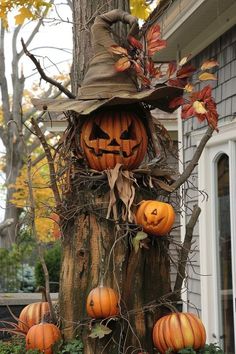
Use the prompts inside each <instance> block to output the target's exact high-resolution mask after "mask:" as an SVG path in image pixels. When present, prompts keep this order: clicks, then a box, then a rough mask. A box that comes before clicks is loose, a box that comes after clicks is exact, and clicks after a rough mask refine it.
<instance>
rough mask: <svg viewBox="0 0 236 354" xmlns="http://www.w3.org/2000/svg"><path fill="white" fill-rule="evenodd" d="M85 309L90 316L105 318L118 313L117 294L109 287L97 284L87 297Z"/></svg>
mask: <svg viewBox="0 0 236 354" xmlns="http://www.w3.org/2000/svg"><path fill="white" fill-rule="evenodd" d="M86 310H87V313H88V315H89V316H90V317H92V318H106V317H111V316H116V315H118V314H119V296H118V294H117V293H116V292H115V291H114V290H113V289H111V288H108V287H106V286H98V287H97V288H94V289H92V290H91V291H90V293H89V295H88V297H87V303H86Z"/></svg>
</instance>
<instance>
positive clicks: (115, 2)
mask: <svg viewBox="0 0 236 354" xmlns="http://www.w3.org/2000/svg"><path fill="white" fill-rule="evenodd" d="M113 9H121V10H124V11H127V12H129V0H110V1H107V0H98V1H92V0H80V1H79V0H73V22H74V26H73V47H74V49H73V65H72V73H71V80H72V89H73V93H74V94H75V95H76V94H77V91H78V88H79V86H80V84H81V81H82V80H83V78H84V74H85V73H86V71H87V68H88V65H89V60H90V58H91V55H92V46H91V36H90V28H91V26H92V24H93V22H94V18H95V17H96V16H97V15H99V14H101V13H104V12H107V11H110V10H113ZM125 29H126V28H125V26H124V25H120V24H118V25H117V26H116V27H115V31H116V33H118V35H119V37H120V38H123V37H124V36H125ZM116 40H117V38H116Z"/></svg>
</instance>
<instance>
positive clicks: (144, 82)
mask: <svg viewBox="0 0 236 354" xmlns="http://www.w3.org/2000/svg"><path fill="white" fill-rule="evenodd" d="M137 77H138V78H139V80H140V81H141V83H142V85H143V86H145V87H150V85H151V81H150V80H149V79H148V78H147V77H146V76H145V75H144V74H142V73H138V74H137Z"/></svg>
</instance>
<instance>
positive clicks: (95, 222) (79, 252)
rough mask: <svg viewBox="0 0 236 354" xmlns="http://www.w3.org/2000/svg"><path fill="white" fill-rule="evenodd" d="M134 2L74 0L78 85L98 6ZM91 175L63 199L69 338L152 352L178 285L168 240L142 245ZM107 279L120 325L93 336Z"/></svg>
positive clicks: (64, 307) (93, 349) (63, 295)
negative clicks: (91, 296)
mask: <svg viewBox="0 0 236 354" xmlns="http://www.w3.org/2000/svg"><path fill="white" fill-rule="evenodd" d="M102 5H103V6H102ZM128 5H129V4H128V1H124V0H116V1H115V0H113V1H109V2H107V1H100V2H99V4H98V2H93V1H88V0H87V1H86V0H82V1H78V0H74V2H73V9H74V62H73V69H72V80H73V90H74V92H75V93H76V92H77V89H78V87H79V85H80V82H81V80H82V78H83V76H84V73H85V71H86V69H87V64H88V58H90V57H91V40H90V32H89V29H90V26H91V24H92V22H93V19H94V14H95V13H96V14H97V12H96V11H97V10H100V11H99V12H106V11H108V10H112V9H115V8H120V9H123V10H126V11H127V9H128ZM86 182H87V181H86ZM86 182H84V183H80V182H78V178H77V179H76V178H75V177H74V180H73V179H72V180H71V186H72V187H71V188H72V191H71V192H70V194H68V195H65V196H64V201H63V207H64V218H62V230H63V257H62V268H61V279H60V298H59V302H60V318H61V321H62V328H63V332H64V336H65V339H70V338H73V337H74V336H75V335H76V334H78V335H79V336H80V337H81V338H82V340H83V344H84V353H85V354H95V353H96V354H100V353H110V354H118V353H126V354H129V353H134V352H137V353H138V352H140V353H141V352H142V353H145V352H148V353H149V354H151V353H153V344H152V338H151V337H152V327H153V323H154V321H155V320H156V319H157V318H158V317H159V316H160V313H163V308H162V307H160V304H159V301H160V298H161V297H163V296H164V295H166V294H169V293H170V292H171V288H170V264H169V258H168V241H167V240H161V239H157V240H153V239H152V240H151V244H150V247H149V249H145V248H142V249H140V250H139V251H138V252H137V253H135V251H134V250H133V248H132V246H131V239H132V237H131V234H130V232H126V229H127V227H128V226H127V225H128V224H127V225H126V224H122V225H121V228H120V230H119V229H117V225H116V223H115V222H114V220H111V219H109V220H107V219H106V213H107V207H108V194H107V193H108V185H107V186H106V190H103V191H102V192H100V194H99V193H98V192H97V191H98V190H99V188H95V187H94V188H93V189H92V188H89V186H88V183H87V184H86ZM106 183H107V182H106ZM117 209H119V202H118V203H117ZM129 227H130V226H129ZM131 228H132V227H131ZM129 231H130V230H129ZM101 283H104V285H106V286H109V287H112V288H113V289H114V290H116V291H117V292H118V293H119V294H120V298H121V315H120V316H119V317H117V319H116V320H109V321H108V322H109V323H108V322H107V320H104V321H102V324H106V323H107V324H108V327H109V328H110V329H112V332H111V334H109V335H106V336H105V337H104V338H101V339H98V338H97V339H93V338H91V337H89V334H90V333H91V327H93V325H94V323H101V320H96V321H94V320H93V321H92V319H89V318H88V316H87V314H86V298H87V295H88V293H89V292H90V290H92V288H94V287H97V286H99V285H100V284H101Z"/></svg>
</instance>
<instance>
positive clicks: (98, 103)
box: [32, 10, 182, 115]
mask: <svg viewBox="0 0 236 354" xmlns="http://www.w3.org/2000/svg"><path fill="white" fill-rule="evenodd" d="M117 21H122V22H123V23H125V24H129V25H130V26H131V32H135V31H137V19H136V18H135V17H134V16H132V15H130V14H128V13H126V12H123V11H121V10H113V11H110V12H108V13H106V14H103V15H99V16H97V17H96V19H95V21H94V24H93V26H92V28H91V31H92V43H93V50H94V56H93V58H92V60H91V61H90V63H89V68H88V71H87V73H86V75H85V77H84V80H83V82H82V84H81V87H80V88H79V91H78V94H77V97H76V98H75V99H56V100H55V99H45V100H41V99H33V100H32V102H33V104H34V105H35V107H36V108H37V109H39V110H48V111H53V112H61V111H68V110H73V111H75V112H77V113H79V114H82V115H87V114H90V113H92V112H93V111H95V110H96V109H98V108H100V107H105V106H114V105H126V104H133V103H138V102H143V103H147V104H149V105H151V106H152V107H156V108H159V109H162V110H164V111H166V112H172V110H171V109H170V108H169V102H170V100H172V99H173V98H174V97H176V96H180V95H181V94H182V90H181V89H179V88H177V87H170V86H166V85H160V86H159V87H157V88H155V89H147V90H143V91H140V92H138V88H137V87H138V86H137V81H136V78H135V76H134V73H132V71H131V70H128V71H124V72H117V71H116V69H115V65H114V64H115V62H116V61H117V56H116V55H114V54H112V53H111V52H110V51H109V49H110V48H111V46H112V45H116V43H115V41H114V40H113V38H112V36H111V26H112V24H114V23H115V22H117Z"/></svg>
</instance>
